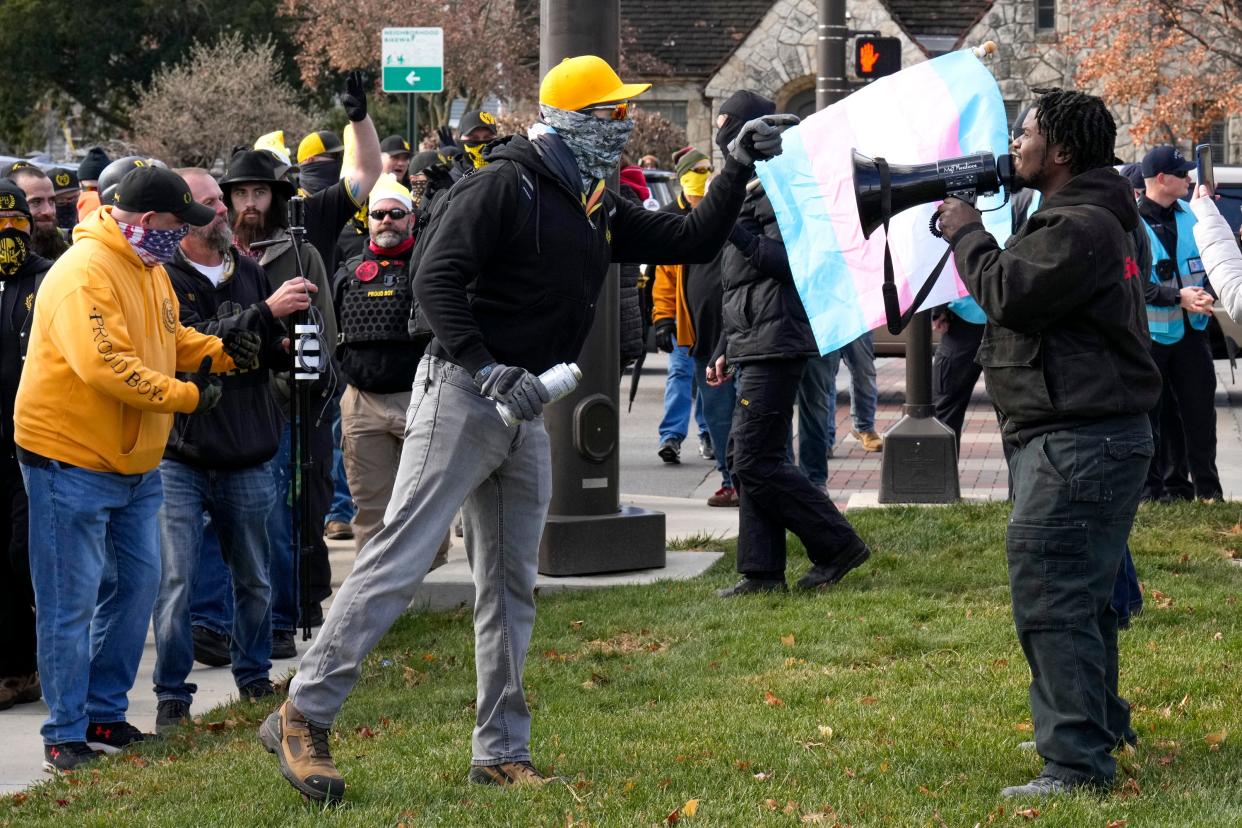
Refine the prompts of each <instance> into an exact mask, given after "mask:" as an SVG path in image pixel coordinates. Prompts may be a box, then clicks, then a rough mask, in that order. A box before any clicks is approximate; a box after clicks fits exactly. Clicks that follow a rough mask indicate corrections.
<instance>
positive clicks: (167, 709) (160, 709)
mask: <svg viewBox="0 0 1242 828" xmlns="http://www.w3.org/2000/svg"><path fill="white" fill-rule="evenodd" d="M188 718H190V703H189V702H184V701H182V700H181V699H161V700H160V703H159V705H157V706H156V708H155V732H156V733H158V734H160V735H161V736H163V735H164V734H165V733H168V732H170V731H173V730H176V729H177V728H178V727H180V726H181V723H182V722H184V721H185V720H186V719H188Z"/></svg>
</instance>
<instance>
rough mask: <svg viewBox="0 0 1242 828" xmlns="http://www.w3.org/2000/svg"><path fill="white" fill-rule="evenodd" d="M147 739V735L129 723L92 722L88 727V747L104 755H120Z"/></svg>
mask: <svg viewBox="0 0 1242 828" xmlns="http://www.w3.org/2000/svg"><path fill="white" fill-rule="evenodd" d="M146 738H147V734H146V733H143V732H142V731H141V730H139V729H138V728H136V727H134V726H133V725H132V724H130V723H129V722H91V723H90V724H89V725H87V726H86V746H87V747H88V748H90V749H91V750H99V751H103V752H104V753H120V752H121V751H122V750H124V749H125V748H127V747H129V746H130V745H133V744H137V743H138V742H142V741H145V740H146Z"/></svg>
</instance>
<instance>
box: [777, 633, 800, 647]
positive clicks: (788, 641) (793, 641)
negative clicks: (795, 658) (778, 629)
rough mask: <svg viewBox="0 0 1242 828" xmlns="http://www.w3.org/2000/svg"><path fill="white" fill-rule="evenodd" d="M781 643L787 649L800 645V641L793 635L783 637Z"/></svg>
mask: <svg viewBox="0 0 1242 828" xmlns="http://www.w3.org/2000/svg"><path fill="white" fill-rule="evenodd" d="M781 643H782V644H784V645H785V646H786V647H792V646H793V645H794V644H797V643H798V639H797V638H795V637H794V634H793V633H790V634H789V635H782V636H781Z"/></svg>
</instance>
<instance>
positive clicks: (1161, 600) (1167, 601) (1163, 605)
mask: <svg viewBox="0 0 1242 828" xmlns="http://www.w3.org/2000/svg"><path fill="white" fill-rule="evenodd" d="M1151 600H1153V601H1155V602H1156V609H1172V608H1173V596H1171V595H1169V594H1167V593H1164V592H1161V591H1160V590H1158V589H1153V590H1152V591H1151Z"/></svg>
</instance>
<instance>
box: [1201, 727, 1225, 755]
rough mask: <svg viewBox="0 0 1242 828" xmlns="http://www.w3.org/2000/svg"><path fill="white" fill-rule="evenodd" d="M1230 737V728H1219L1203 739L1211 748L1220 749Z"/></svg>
mask: <svg viewBox="0 0 1242 828" xmlns="http://www.w3.org/2000/svg"><path fill="white" fill-rule="evenodd" d="M1227 738H1229V731H1228V730H1218V731H1216V732H1215V733H1209V734H1208V735H1206V736H1204V737H1203V741H1205V742H1207V743H1208V749H1209V750H1220V746H1221V745H1223V744H1224V743H1225V739H1227Z"/></svg>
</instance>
